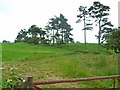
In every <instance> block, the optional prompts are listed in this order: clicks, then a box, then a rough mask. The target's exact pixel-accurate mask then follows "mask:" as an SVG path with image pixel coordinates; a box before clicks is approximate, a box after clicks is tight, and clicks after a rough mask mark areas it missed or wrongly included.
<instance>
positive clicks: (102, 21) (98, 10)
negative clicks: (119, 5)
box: [88, 1, 113, 45]
mask: <svg viewBox="0 0 120 90" xmlns="http://www.w3.org/2000/svg"><path fill="white" fill-rule="evenodd" d="M88 10H89V15H91V17H92V18H95V22H96V23H97V24H98V26H99V31H98V35H96V37H97V38H98V44H99V45H100V43H101V38H102V40H103V41H104V34H106V33H109V32H111V30H112V29H111V27H113V25H112V24H111V22H108V18H106V17H107V16H108V15H109V13H108V12H109V10H110V7H109V6H106V5H103V4H101V3H100V2H98V1H95V2H94V3H93V6H91V7H90V8H89V9H88Z"/></svg>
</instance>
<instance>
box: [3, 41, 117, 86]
mask: <svg viewBox="0 0 120 90" xmlns="http://www.w3.org/2000/svg"><path fill="white" fill-rule="evenodd" d="M2 58H3V59H2V62H3V68H5V69H4V70H3V74H5V73H7V74H5V75H6V77H9V71H8V69H10V68H11V67H13V66H14V67H16V68H17V73H21V74H23V77H25V76H28V75H31V76H33V77H34V81H40V80H57V79H67V78H81V77H95V76H106V75H116V74H117V73H118V62H117V55H116V54H115V53H113V52H112V51H110V50H109V51H108V50H106V49H105V48H102V47H101V48H100V49H99V50H98V47H97V44H87V49H85V47H84V44H79V43H78V44H68V45H60V46H45V45H29V44H19V43H18V44H13V43H12V44H2ZM3 78H4V77H3ZM112 86H113V80H111V79H109V80H96V81H84V82H77V83H64V84H53V85H42V86H41V87H45V88H47V87H50V88H52V87H53V88H54V87H55V88H60V87H63V88H65V87H66V88H70V87H76V88H108V87H112Z"/></svg>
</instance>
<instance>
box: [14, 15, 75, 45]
mask: <svg viewBox="0 0 120 90" xmlns="http://www.w3.org/2000/svg"><path fill="white" fill-rule="evenodd" d="M67 21H68V20H67V19H66V18H65V17H64V16H63V15H62V14H60V16H59V17H57V16H55V17H54V18H51V19H50V20H49V22H48V25H47V26H45V28H41V27H38V26H36V25H32V26H31V27H30V28H29V29H28V30H26V29H21V31H20V32H19V33H18V35H17V37H16V40H15V43H17V42H24V43H29V44H53V45H54V44H55V43H56V44H65V43H70V42H74V40H73V38H72V36H73V35H72V34H71V31H72V30H73V28H72V27H71V26H70V25H69V24H68V23H67Z"/></svg>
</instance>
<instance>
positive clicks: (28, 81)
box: [26, 76, 33, 88]
mask: <svg viewBox="0 0 120 90" xmlns="http://www.w3.org/2000/svg"><path fill="white" fill-rule="evenodd" d="M26 86H27V87H26V88H33V77H31V76H29V77H27V83H26Z"/></svg>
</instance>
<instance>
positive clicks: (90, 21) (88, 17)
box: [15, 1, 120, 52]
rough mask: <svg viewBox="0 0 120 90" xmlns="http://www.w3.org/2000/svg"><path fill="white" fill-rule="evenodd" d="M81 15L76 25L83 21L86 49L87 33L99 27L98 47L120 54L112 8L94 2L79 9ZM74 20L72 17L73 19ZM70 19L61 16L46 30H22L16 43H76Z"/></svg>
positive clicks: (54, 19)
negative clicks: (101, 46)
mask: <svg viewBox="0 0 120 90" xmlns="http://www.w3.org/2000/svg"><path fill="white" fill-rule="evenodd" d="M78 11H79V14H78V15H76V16H77V17H78V20H77V21H76V23H81V22H82V21H83V23H84V26H83V30H84V43H85V47H86V42H87V40H86V31H87V30H92V29H93V25H95V26H96V27H98V35H95V38H96V37H97V39H98V47H99V46H100V45H101V44H102V43H104V42H105V43H104V45H105V47H106V48H112V49H114V50H115V52H120V29H119V28H116V29H114V28H113V24H112V23H111V21H109V18H108V16H109V11H110V7H109V6H106V5H103V4H101V3H100V2H99V1H95V2H93V5H92V6H90V7H89V8H88V7H87V6H80V7H79V8H78ZM71 18H72V17H71ZM67 21H68V19H66V18H65V16H64V15H62V14H60V16H59V17H57V16H55V17H53V18H51V19H50V20H49V21H48V25H47V26H45V28H40V27H38V26H36V25H32V26H31V27H30V28H29V29H28V30H26V29H21V31H20V32H19V33H18V35H17V37H16V40H15V43H16V42H25V43H30V44H31V43H32V44H53V45H54V44H65V43H71V42H74V39H73V38H72V36H73V35H72V33H71V31H72V30H73V28H72V27H71V25H69V24H68V23H67Z"/></svg>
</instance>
